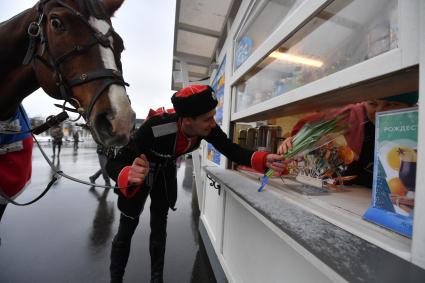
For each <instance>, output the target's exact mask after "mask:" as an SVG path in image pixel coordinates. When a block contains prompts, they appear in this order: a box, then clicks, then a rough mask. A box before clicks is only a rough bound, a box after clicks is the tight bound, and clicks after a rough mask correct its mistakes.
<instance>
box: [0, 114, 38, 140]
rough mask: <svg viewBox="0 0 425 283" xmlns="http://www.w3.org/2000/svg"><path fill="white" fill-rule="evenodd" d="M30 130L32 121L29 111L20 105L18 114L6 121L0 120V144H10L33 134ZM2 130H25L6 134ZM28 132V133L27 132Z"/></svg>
mask: <svg viewBox="0 0 425 283" xmlns="http://www.w3.org/2000/svg"><path fill="white" fill-rule="evenodd" d="M29 130H30V121H29V119H28V116H27V113H26V112H25V110H24V108H23V107H22V106H19V110H18V111H17V112H16V114H15V115H14V116H13V117H11V118H10V119H8V120H6V121H0V145H5V144H10V143H14V142H17V141H21V140H23V139H25V138H27V137H29V136H31V134H30V133H29V132H28V131H29ZM2 132H24V133H17V134H9V133H7V134H5V133H2ZM25 132H26V133H25Z"/></svg>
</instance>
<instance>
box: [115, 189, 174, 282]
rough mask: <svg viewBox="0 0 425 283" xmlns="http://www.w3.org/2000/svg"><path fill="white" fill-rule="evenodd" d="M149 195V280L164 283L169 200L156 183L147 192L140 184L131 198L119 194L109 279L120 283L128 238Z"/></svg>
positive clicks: (128, 246)
mask: <svg viewBox="0 0 425 283" xmlns="http://www.w3.org/2000/svg"><path fill="white" fill-rule="evenodd" d="M149 195H150V197H151V206H150V214H151V215H150V226H151V234H150V238H149V253H150V257H151V282H163V270H164V255H165V246H166V238H167V217H168V209H169V203H168V201H167V198H166V196H165V194H164V188H163V187H162V186H155V187H154V188H153V189H152V190H151V191H150V193H149V190H148V187H142V188H141V190H140V191H139V192H138V193H137V194H136V195H135V196H134V197H133V198H125V197H123V196H121V195H120V196H119V199H118V206H119V208H120V210H121V212H122V214H121V217H120V224H119V227H118V232H117V234H116V235H115V237H114V239H113V241H112V249H111V265H110V268H109V269H110V273H111V282H122V280H123V277H124V272H125V267H126V265H127V261H128V257H129V255H130V247H131V239H132V237H133V234H134V231H135V230H136V227H137V225H138V223H139V215H140V214H141V212H142V211H143V208H144V205H145V202H146V199H147V197H148V196H149Z"/></svg>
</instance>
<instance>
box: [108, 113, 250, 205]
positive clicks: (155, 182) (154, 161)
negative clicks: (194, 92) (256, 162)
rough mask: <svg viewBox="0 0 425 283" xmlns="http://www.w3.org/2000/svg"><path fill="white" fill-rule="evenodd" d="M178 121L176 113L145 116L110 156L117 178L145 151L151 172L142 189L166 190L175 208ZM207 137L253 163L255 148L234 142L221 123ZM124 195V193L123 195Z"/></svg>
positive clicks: (239, 160)
mask: <svg viewBox="0 0 425 283" xmlns="http://www.w3.org/2000/svg"><path fill="white" fill-rule="evenodd" d="M177 123H178V116H177V114H175V113H171V114H170V113H164V114H162V115H157V116H153V117H151V118H149V119H148V120H146V121H145V123H143V124H142V125H141V126H140V128H139V129H138V130H137V131H136V132H135V134H134V135H133V137H132V138H131V140H130V142H129V143H128V145H126V146H125V147H123V148H122V149H121V150H120V151H119V152H118V153H117V155H116V156H115V157H113V158H110V159H109V160H108V164H107V171H108V173H109V175H110V177H111V178H112V179H114V180H115V181H116V180H117V178H118V175H119V174H120V172H121V170H122V169H123V168H124V167H125V166H128V165H131V164H132V163H133V161H134V159H135V158H136V157H138V156H140V154H142V153H144V154H145V155H146V157H147V158H148V160H149V165H150V174H149V178H148V180H145V182H144V185H143V187H142V190H143V189H153V190H155V189H161V190H164V195H165V198H166V199H167V201H168V204H169V206H170V207H171V208H173V207H174V204H175V202H176V200H177V179H176V167H175V160H176V158H177V157H178V156H176V154H175V146H176V140H177ZM204 139H205V140H206V141H208V142H209V143H211V144H212V145H213V146H214V147H215V148H216V149H217V150H218V151H220V152H221V153H222V154H224V155H225V156H226V157H227V158H229V159H230V160H232V161H234V162H236V163H238V164H241V165H246V166H251V157H252V154H253V153H254V152H253V151H251V150H247V149H244V148H241V147H240V146H238V145H237V144H235V143H233V142H232V141H231V140H230V139H229V138H228V137H227V136H226V134H225V133H224V132H223V131H222V130H221V128H220V127H219V126H218V125H217V126H216V127H215V128H213V129H212V131H211V132H210V134H209V135H208V136H207V137H205V138H204ZM200 142H201V139H198V142H197V143H196V144H194V146H193V147H191V148H189V149H188V150H187V151H186V152H184V153H181V155H182V154H185V153H188V152H191V151H193V150H195V149H196V148H198V147H199V144H200ZM144 187H148V188H144ZM116 191H117V190H116ZM118 194H120V192H118ZM121 198H123V197H122V196H121Z"/></svg>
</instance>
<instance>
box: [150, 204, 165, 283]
mask: <svg viewBox="0 0 425 283" xmlns="http://www.w3.org/2000/svg"><path fill="white" fill-rule="evenodd" d="M167 215H168V207H155V205H154V206H152V205H151V223H150V224H151V235H150V238H149V252H150V256H151V283H162V282H164V281H163V272H164V256H165V245H166V240H167Z"/></svg>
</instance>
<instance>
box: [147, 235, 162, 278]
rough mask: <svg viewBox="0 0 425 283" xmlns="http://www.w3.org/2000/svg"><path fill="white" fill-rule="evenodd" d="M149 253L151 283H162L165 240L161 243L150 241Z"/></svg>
mask: <svg viewBox="0 0 425 283" xmlns="http://www.w3.org/2000/svg"><path fill="white" fill-rule="evenodd" d="M149 252H150V255H151V283H163V282H164V280H163V277H162V275H163V273H164V256H165V238H164V240H163V241H151V242H150V245H149Z"/></svg>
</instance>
